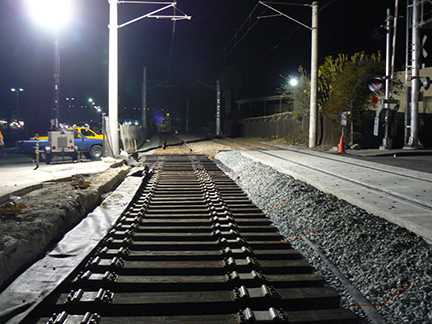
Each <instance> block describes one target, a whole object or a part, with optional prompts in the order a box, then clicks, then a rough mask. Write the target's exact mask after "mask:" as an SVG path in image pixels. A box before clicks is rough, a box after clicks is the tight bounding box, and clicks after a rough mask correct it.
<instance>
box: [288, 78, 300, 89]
mask: <svg viewBox="0 0 432 324" xmlns="http://www.w3.org/2000/svg"><path fill="white" fill-rule="evenodd" d="M289 84H290V86H292V87H295V86H297V85H298V80H297V79H294V78H293V79H290V80H289Z"/></svg>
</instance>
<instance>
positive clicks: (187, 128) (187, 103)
mask: <svg viewBox="0 0 432 324" xmlns="http://www.w3.org/2000/svg"><path fill="white" fill-rule="evenodd" d="M188 132H189V98H187V99H186V133H188Z"/></svg>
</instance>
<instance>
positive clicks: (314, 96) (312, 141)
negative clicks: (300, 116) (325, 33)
mask: <svg viewBox="0 0 432 324" xmlns="http://www.w3.org/2000/svg"><path fill="white" fill-rule="evenodd" d="M311 31H312V47H311V48H312V52H311V97H310V118H309V147H315V146H316V141H317V125H318V116H317V115H318V2H316V1H314V2H313V3H312V29H311Z"/></svg>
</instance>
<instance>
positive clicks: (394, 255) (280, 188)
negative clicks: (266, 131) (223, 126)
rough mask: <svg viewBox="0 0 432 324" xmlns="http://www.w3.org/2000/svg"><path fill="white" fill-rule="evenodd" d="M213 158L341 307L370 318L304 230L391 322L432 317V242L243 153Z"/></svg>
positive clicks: (412, 323) (416, 323)
mask: <svg viewBox="0 0 432 324" xmlns="http://www.w3.org/2000/svg"><path fill="white" fill-rule="evenodd" d="M215 162H216V163H217V164H218V166H219V167H220V168H221V169H222V170H224V172H225V173H226V174H227V175H228V176H230V177H231V178H232V179H233V180H235V182H236V183H237V184H238V185H239V186H240V187H241V188H242V189H243V190H244V191H245V192H246V193H247V194H248V196H249V198H250V199H251V200H252V201H253V202H254V203H255V204H256V205H257V206H258V207H259V208H261V209H262V210H263V211H264V213H265V214H266V215H267V216H268V217H269V218H270V219H271V220H272V221H273V223H274V224H275V226H277V227H278V229H279V230H280V232H281V233H283V235H284V236H285V238H286V239H287V240H288V241H290V242H291V244H292V246H293V247H294V248H295V249H297V250H298V251H300V253H301V254H302V255H303V256H304V258H305V259H306V260H308V261H309V262H310V263H311V264H312V265H313V267H314V268H315V269H316V271H317V272H318V273H319V274H321V275H322V276H323V277H324V278H325V280H326V282H327V283H328V285H330V286H333V287H335V288H336V289H337V290H338V291H339V293H340V295H341V296H342V306H343V307H346V308H349V309H351V310H352V311H354V312H355V313H357V314H358V315H359V316H361V317H362V318H363V319H364V322H365V323H368V322H369V320H368V319H367V318H365V315H364V314H363V312H362V311H361V309H360V307H359V306H358V305H356V302H355V301H354V300H353V298H352V297H351V296H350V295H349V293H348V292H347V291H346V289H345V288H344V287H343V285H342V284H341V283H340V281H339V280H338V278H337V277H336V276H335V275H333V274H332V272H331V271H330V270H329V269H328V268H327V266H326V264H325V263H324V262H323V261H322V260H321V258H320V257H319V256H318V255H317V254H316V253H315V252H314V251H313V250H312V249H311V248H310V247H309V245H307V244H306V243H305V242H304V241H303V240H302V239H301V237H300V236H301V235H305V236H306V237H308V238H309V240H311V241H312V242H313V243H314V244H315V245H316V246H318V247H319V248H320V249H321V250H322V251H323V252H324V255H325V256H326V257H327V258H328V259H330V261H332V262H333V263H334V265H335V266H336V267H337V268H338V269H339V270H340V271H341V272H342V273H343V274H344V275H345V276H346V277H347V278H348V279H349V280H350V281H351V283H352V284H353V285H354V286H355V287H356V288H357V289H358V290H360V291H361V293H362V294H363V295H364V296H365V297H366V298H367V299H368V300H369V301H370V303H371V304H372V305H373V306H375V307H376V308H377V309H378V311H379V313H380V314H381V316H382V317H383V318H384V319H385V320H386V321H387V322H388V323H391V324H399V323H409V324H426V323H432V247H431V245H429V244H428V243H426V242H425V241H424V240H423V239H421V238H419V237H417V236H416V235H415V234H413V233H411V232H409V231H407V230H406V229H404V228H401V227H399V226H397V225H395V224H392V223H389V222H387V221H386V220H384V219H381V218H379V217H377V216H374V215H371V214H369V213H367V212H366V211H365V210H363V209H361V208H358V207H356V206H353V205H351V204H349V203H348V202H346V201H344V200H341V199H338V198H336V197H335V196H333V195H330V194H327V193H323V192H321V191H319V190H318V189H316V188H314V187H312V186H310V185H308V184H306V183H304V182H301V181H298V180H295V179H294V178H292V177H290V176H288V175H285V174H281V173H279V172H277V171H276V170H274V169H272V168H270V167H268V166H265V165H263V164H261V163H257V162H254V161H252V160H250V159H248V158H245V157H244V156H243V155H242V154H241V152H239V151H230V152H221V153H219V154H217V155H216V157H215Z"/></svg>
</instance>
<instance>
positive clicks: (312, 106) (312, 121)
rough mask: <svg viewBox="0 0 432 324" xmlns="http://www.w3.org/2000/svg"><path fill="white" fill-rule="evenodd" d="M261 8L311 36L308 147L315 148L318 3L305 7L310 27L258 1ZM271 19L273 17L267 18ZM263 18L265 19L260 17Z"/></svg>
mask: <svg viewBox="0 0 432 324" xmlns="http://www.w3.org/2000/svg"><path fill="white" fill-rule="evenodd" d="M259 3H260V4H262V5H263V6H265V7H267V8H269V9H271V10H273V11H275V12H276V13H277V14H278V15H279V16H283V17H285V18H288V19H290V20H292V21H294V22H296V23H297V24H299V25H301V26H303V27H305V28H307V29H309V30H310V31H311V34H312V43H311V97H310V113H309V147H311V148H312V147H315V146H316V144H317V126H318V118H317V116H318V2H317V1H314V2H312V5H305V6H309V7H311V8H312V27H309V26H307V25H305V24H303V23H302V22H300V21H298V20H296V19H294V18H292V17H290V16H288V15H286V14H284V13H283V12H281V11H279V10H277V9H275V8H273V7H271V6H270V5H269V4H267V3H266V2H263V1H260V2H259ZM268 17H273V16H268ZM261 18H265V17H261Z"/></svg>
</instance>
